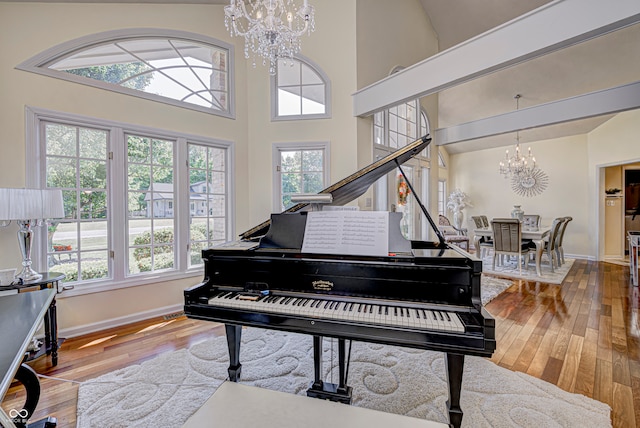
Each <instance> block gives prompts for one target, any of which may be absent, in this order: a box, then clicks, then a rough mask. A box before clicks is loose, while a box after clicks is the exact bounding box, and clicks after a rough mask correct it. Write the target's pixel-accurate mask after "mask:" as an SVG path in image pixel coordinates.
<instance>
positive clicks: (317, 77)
mask: <svg viewBox="0 0 640 428" xmlns="http://www.w3.org/2000/svg"><path fill="white" fill-rule="evenodd" d="M271 88H272V89H271V100H272V101H271V118H272V119H273V120H293V119H317V118H326V117H330V116H331V111H330V110H331V84H330V82H329V78H328V77H327V76H326V75H325V74H324V72H323V71H322V70H321V69H320V68H319V67H318V66H317V65H315V64H313V63H312V62H311V61H310V60H309V59H306V58H304V59H303V58H301V57H299V58H297V59H292V60H286V61H285V60H282V59H280V60H278V68H277V70H276V74H275V76H273V78H272V80H271Z"/></svg>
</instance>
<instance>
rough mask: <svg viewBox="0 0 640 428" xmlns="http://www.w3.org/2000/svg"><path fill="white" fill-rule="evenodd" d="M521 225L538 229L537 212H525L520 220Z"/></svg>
mask: <svg viewBox="0 0 640 428" xmlns="http://www.w3.org/2000/svg"><path fill="white" fill-rule="evenodd" d="M522 226H523V227H525V228H526V229H538V228H540V215H538V214H525V215H524V218H523V220H522Z"/></svg>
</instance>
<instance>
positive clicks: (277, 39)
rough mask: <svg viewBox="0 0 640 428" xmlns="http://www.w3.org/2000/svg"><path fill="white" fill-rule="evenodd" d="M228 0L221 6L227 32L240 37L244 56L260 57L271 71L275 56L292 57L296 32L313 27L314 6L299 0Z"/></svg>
mask: <svg viewBox="0 0 640 428" xmlns="http://www.w3.org/2000/svg"><path fill="white" fill-rule="evenodd" d="M303 1H304V3H303V4H302V6H298V5H297V4H296V3H295V1H294V0H231V4H229V5H228V6H225V7H224V24H225V27H227V30H228V31H229V32H230V33H231V36H232V37H233V36H242V37H244V56H245V58H247V59H249V58H250V57H251V56H253V66H254V67H255V65H256V57H262V64H263V65H266V64H267V62H268V63H269V73H270V74H275V73H276V68H277V64H278V59H284V60H285V61H286V60H289V61H290V60H292V59H293V57H294V56H295V55H296V54H297V53H298V52H299V51H300V48H301V44H302V43H301V41H300V36H302V35H303V34H304V33H307V34H311V32H312V31H315V19H314V8H313V6H311V5H310V4H309V3H308V0H303Z"/></svg>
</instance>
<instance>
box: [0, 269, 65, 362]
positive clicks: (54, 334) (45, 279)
mask: <svg viewBox="0 0 640 428" xmlns="http://www.w3.org/2000/svg"><path fill="white" fill-rule="evenodd" d="M64 278H65V275H64V274H63V273H59V272H49V273H43V274H42V278H41V279H38V280H35V281H26V282H24V283H22V284H11V285H6V286H0V291H2V290H18V293H26V292H29V291H34V290H43V289H45V288H53V289H54V290H56V293H59V292H61V288H60V287H61V286H60V282H61V281H62V280H63V279H64ZM63 340H64V339H59V338H58V313H57V309H56V299H55V296H54V298H53V301H52V302H51V305H50V306H49V309H48V310H47V313H46V314H45V316H44V347H41V348H40V349H39V350H38V351H36V352H30V353H29V355H28V356H27V358H26V361H31V360H34V359H36V358H39V357H41V356H42V355H44V354H45V353H46V354H47V355H51V363H52V364H53V365H54V366H55V365H57V364H58V348H59V347H60V344H61V343H62V341H63Z"/></svg>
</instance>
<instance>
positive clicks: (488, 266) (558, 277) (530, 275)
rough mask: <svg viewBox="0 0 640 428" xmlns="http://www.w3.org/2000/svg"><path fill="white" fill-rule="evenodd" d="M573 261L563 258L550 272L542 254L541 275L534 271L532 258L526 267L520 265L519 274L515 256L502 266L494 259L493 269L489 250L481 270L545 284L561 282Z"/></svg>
mask: <svg viewBox="0 0 640 428" xmlns="http://www.w3.org/2000/svg"><path fill="white" fill-rule="evenodd" d="M574 261H575V260H574V259H568V258H565V263H564V264H563V265H562V266H560V267H559V268H556V269H554V272H551V267H550V266H549V262H548V261H547V256H543V257H542V262H541V264H540V271H541V273H542V276H538V274H537V273H536V265H535V262H534V261H533V260H531V261H530V262H529V268H528V269H526V268H525V267H524V266H523V267H522V275H520V271H519V269H518V262H517V261H516V258H515V257H513V258H511V260H510V261H508V262H506V263H504V264H503V265H502V266H498V261H497V260H496V268H495V269H493V266H492V265H493V250H491V251H487V253H486V255H485V256H484V257H483V258H482V271H483V272H485V273H490V274H494V275H500V276H504V277H507V278H514V279H525V280H527V281H539V282H545V283H547V284H562V281H564V278H565V277H566V276H567V274H568V273H569V271H570V270H571V266H573V262H574Z"/></svg>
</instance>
